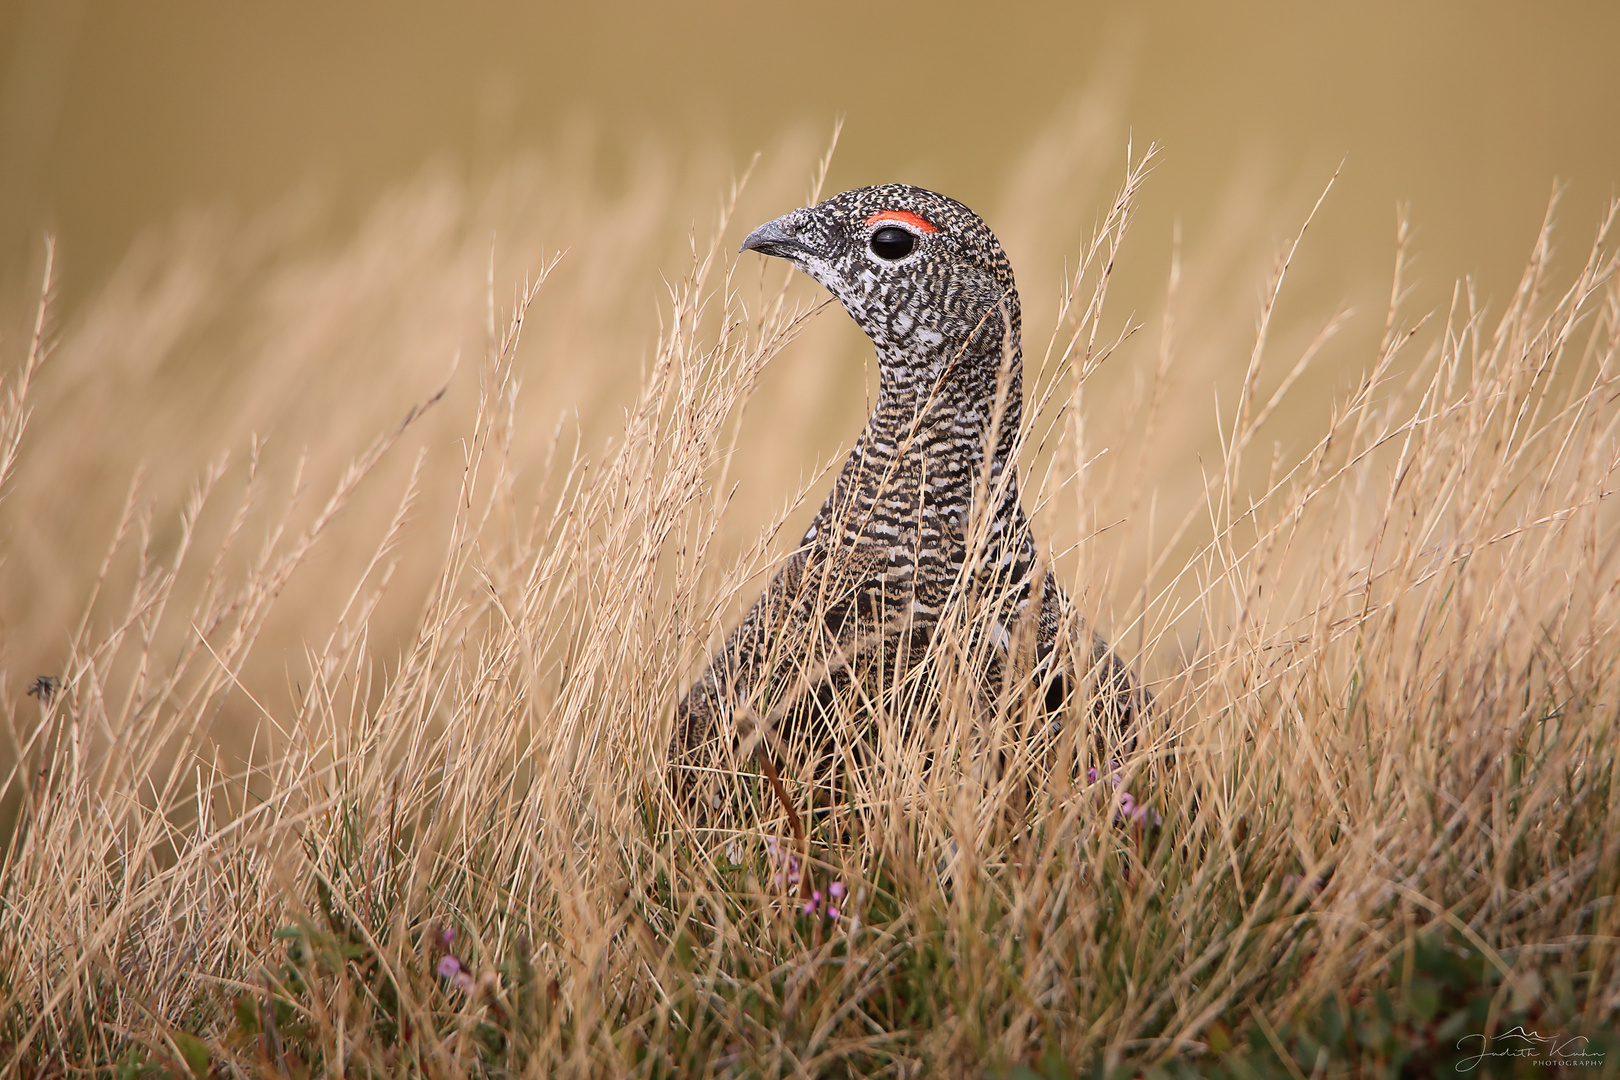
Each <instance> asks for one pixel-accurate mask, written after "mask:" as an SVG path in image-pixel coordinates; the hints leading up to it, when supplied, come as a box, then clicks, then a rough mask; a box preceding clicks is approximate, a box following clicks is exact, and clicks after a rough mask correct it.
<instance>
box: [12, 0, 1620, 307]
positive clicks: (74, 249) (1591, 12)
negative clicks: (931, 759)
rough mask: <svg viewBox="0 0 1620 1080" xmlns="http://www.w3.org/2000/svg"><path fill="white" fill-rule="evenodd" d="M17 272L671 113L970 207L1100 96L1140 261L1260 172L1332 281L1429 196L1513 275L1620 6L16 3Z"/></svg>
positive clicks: (1605, 128)
mask: <svg viewBox="0 0 1620 1080" xmlns="http://www.w3.org/2000/svg"><path fill="white" fill-rule="evenodd" d="M0 41H3V42H4V43H5V48H4V49H3V50H0V63H4V64H5V67H4V71H3V75H0V93H3V98H0V124H3V126H0V153H3V167H0V207H3V223H4V224H3V233H0V236H3V242H4V265H5V267H6V270H7V282H8V285H9V284H11V283H12V282H13V280H14V277H13V275H15V274H16V273H18V272H19V264H20V263H21V262H22V260H23V259H25V258H26V253H27V252H28V250H29V248H30V246H31V245H32V244H33V243H34V241H35V238H36V237H37V234H38V232H39V231H40V230H41V229H42V228H47V227H49V228H51V229H54V230H55V231H57V232H58V233H59V235H60V236H61V238H62V241H63V245H64V257H65V260H66V266H67V276H66V278H65V279H64V283H63V293H64V297H65V299H67V300H68V302H69V303H70V304H71V303H73V302H75V301H78V300H81V299H82V298H84V297H85V296H87V295H89V294H90V293H92V292H93V291H94V290H95V288H96V287H97V286H98V285H99V284H100V283H101V282H102V281H103V280H104V279H105V277H106V276H107V274H108V273H109V271H110V268H111V266H112V265H113V264H114V263H115V262H116V261H117V260H118V259H119V258H120V257H121V256H122V254H123V253H124V252H125V250H126V249H127V248H128V247H129V245H130V243H131V242H132V241H133V240H134V238H135V237H136V236H137V235H138V234H139V233H140V232H141V230H142V229H144V228H146V227H148V226H150V225H151V224H152V223H154V222H161V221H163V220H165V219H166V218H169V217H170V216H172V215H173V214H175V213H176V212H177V211H178V210H180V209H181V208H184V207H187V206H192V205H196V204H223V205H227V206H231V207H235V208H238V209H240V210H244V211H245V210H251V209H253V208H257V207H262V206H264V205H266V204H269V203H273V202H275V201H276V200H279V199H282V198H283V197H285V195H286V193H287V192H288V191H289V190H291V189H294V188H296V187H298V186H299V185H313V186H315V187H316V188H319V189H320V190H321V191H323V192H325V193H327V194H328V195H329V196H330V197H331V198H332V200H333V203H334V205H335V206H336V207H338V208H340V211H341V212H340V213H338V214H336V215H335V217H334V220H333V225H332V227H333V228H334V229H336V228H341V225H342V221H343V217H344V214H345V213H347V214H353V213H354V212H356V211H357V210H358V209H360V208H363V207H365V206H366V205H368V204H369V203H371V202H372V201H373V200H375V199H376V198H377V196H378V195H379V193H381V192H383V191H386V190H388V189H390V188H392V187H395V186H397V185H399V184H400V183H401V182H402V181H403V180H405V179H407V178H409V177H411V176H413V175H415V174H416V173H418V172H419V170H421V169H422V168H423V166H424V164H425V163H428V162H433V161H438V162H443V163H445V164H446V165H447V166H448V167H450V168H452V169H456V170H461V171H464V172H466V173H469V174H479V173H481V172H484V173H487V172H488V171H489V170H491V169H492V168H494V167H495V166H496V165H498V164H499V163H500V162H501V161H503V160H505V159H506V158H507V157H508V156H509V155H510V154H512V153H513V152H514V151H515V150H517V149H520V148H525V147H535V146H540V147H549V146H553V145H555V144H556V143H557V142H558V140H559V139H560V138H563V137H564V133H565V132H568V131H569V130H570V129H577V128H579V127H581V126H588V127H590V128H592V129H593V130H594V132H595V134H596V138H597V142H596V144H595V145H596V146H597V150H598V153H599V156H600V159H601V160H600V161H599V162H598V163H597V168H598V176H599V179H600V181H601V182H602V183H603V184H612V183H614V181H615V177H616V173H617V172H618V171H619V170H618V169H617V168H616V165H617V164H619V162H620V159H621V158H622V157H623V155H624V154H625V153H626V152H628V151H629V150H630V148H632V147H634V146H635V145H637V144H638V142H639V140H640V139H642V138H643V137H645V136H648V135H650V136H652V137H655V138H657V139H659V140H661V141H663V142H664V143H666V144H667V145H669V146H670V147H672V148H675V149H677V150H679V149H680V148H683V147H690V146H692V145H695V144H698V143H703V144H713V143H718V144H719V145H720V146H722V147H724V148H726V149H727V150H728V151H729V152H730V154H731V155H732V156H733V158H734V159H735V160H736V161H737V162H738V163H739V164H740V163H741V162H743V161H744V160H746V156H747V155H748V154H749V153H750V152H752V151H754V150H756V149H765V148H767V147H768V146H769V145H770V144H771V142H772V140H773V139H774V138H775V137H776V136H777V135H778V134H779V133H780V132H781V131H782V130H783V129H784V128H786V127H791V126H794V125H809V126H811V127H813V128H814V129H816V130H817V131H820V130H823V129H825V128H827V127H828V126H830V123H831V120H832V118H833V116H834V115H835V114H840V113H841V114H843V115H845V116H846V117H847V127H846V134H845V138H844V140H843V142H842V144H841V146H840V151H839V155H838V158H837V160H836V163H835V168H834V172H833V183H834V185H835V186H839V187H842V186H852V185H855V184H858V183H864V182H870V181H874V180H887V179H904V180H908V181H913V182H917V183H921V184H925V185H931V186H935V187H937V188H940V189H943V190H945V191H947V192H950V193H952V194H955V195H958V196H959V197H961V198H962V199H963V200H964V201H966V202H968V203H969V204H970V205H974V206H989V205H990V204H992V203H994V201H995V200H996V198H997V197H998V195H1000V194H1001V191H1000V187H999V185H1001V184H1002V183H1003V182H1004V180H1005V172H1006V170H1005V168H1004V163H1005V162H1007V161H1008V160H1010V159H1011V158H1013V157H1014V156H1016V155H1018V154H1019V153H1021V152H1022V151H1023V150H1024V149H1025V148H1026V147H1027V146H1028V144H1029V143H1030V142H1031V140H1032V139H1033V138H1035V136H1036V133H1037V132H1039V131H1041V130H1042V129H1043V128H1044V126H1045V125H1047V124H1049V123H1050V122H1051V121H1052V119H1053V117H1054V115H1055V114H1056V113H1057V112H1058V110H1060V109H1061V108H1062V107H1063V105H1064V103H1065V102H1066V101H1068V100H1070V99H1071V98H1072V97H1074V96H1075V95H1076V94H1079V93H1083V92H1084V91H1086V90H1087V89H1090V90H1092V91H1094V92H1100V93H1101V94H1102V96H1103V97H1104V98H1105V99H1106V100H1107V101H1108V103H1109V104H1110V106H1111V107H1112V108H1113V109H1114V110H1115V112H1116V113H1117V116H1118V118H1119V119H1120V120H1122V121H1123V122H1124V123H1125V124H1127V125H1128V126H1129V128H1130V129H1131V130H1132V131H1133V132H1134V133H1135V135H1136V138H1137V140H1138V141H1139V142H1146V141H1148V140H1154V141H1157V142H1159V143H1161V144H1163V145H1165V146H1166V147H1167V148H1168V152H1167V155H1166V157H1165V160H1164V164H1163V166H1162V168H1161V169H1160V172H1159V174H1158V176H1157V177H1156V178H1155V180H1154V188H1153V190H1152V193H1151V194H1152V197H1151V198H1150V199H1149V200H1148V206H1147V208H1146V209H1145V210H1144V214H1143V221H1142V225H1143V231H1144V232H1146V233H1147V234H1148V235H1147V237H1146V238H1145V243H1144V245H1143V246H1144V247H1145V248H1148V249H1150V250H1148V251H1144V252H1143V254H1144V255H1145V256H1146V255H1150V254H1157V253H1158V252H1161V251H1162V250H1163V248H1164V247H1165V245H1166V244H1167V242H1168V223H1169V221H1170V220H1171V219H1172V218H1173V217H1179V218H1180V219H1181V220H1182V221H1183V222H1184V227H1185V229H1186V235H1187V236H1188V237H1189V238H1190V239H1196V238H1197V237H1198V235H1199V234H1200V232H1201V230H1204V229H1206V228H1208V226H1209V223H1210V222H1211V221H1212V220H1213V219H1214V218H1215V217H1216V215H1217V214H1218V212H1219V208H1220V207H1221V204H1222V200H1223V199H1226V198H1229V197H1230V192H1231V189H1232V187H1233V186H1234V184H1236V183H1240V182H1244V183H1253V182H1255V181H1258V182H1259V184H1260V185H1261V186H1262V190H1264V191H1267V192H1270V193H1273V194H1282V193H1290V194H1292V193H1295V192H1296V189H1299V190H1303V189H1314V188H1315V187H1317V186H1318V185H1319V184H1320V183H1321V182H1322V181H1323V179H1324V178H1325V177H1326V176H1327V175H1328V174H1329V173H1330V172H1331V171H1332V169H1333V167H1334V165H1336V164H1337V163H1338V161H1339V160H1340V158H1341V157H1342V158H1344V159H1345V160H1346V171H1345V175H1344V177H1343V181H1342V183H1341V186H1340V188H1339V191H1338V192H1337V194H1336V196H1335V199H1334V201H1333V203H1332V204H1331V205H1330V207H1329V208H1328V212H1327V213H1326V214H1325V215H1324V217H1323V219H1322V221H1321V230H1320V231H1321V234H1322V235H1321V236H1320V237H1319V238H1318V239H1317V242H1316V252H1317V254H1318V255H1319V256H1320V257H1321V258H1320V262H1321V267H1320V268H1319V269H1320V272H1321V273H1322V274H1323V276H1324V277H1326V278H1327V279H1328V280H1327V281H1324V282H1323V287H1325V288H1328V289H1334V288H1337V289H1339V290H1341V291H1342V290H1343V289H1344V288H1345V287H1346V286H1347V285H1353V284H1356V283H1359V282H1360V280H1361V278H1362V277H1363V276H1367V275H1376V274H1378V273H1380V272H1382V271H1383V270H1385V269H1386V263H1387V259H1388V254H1389V250H1390V246H1391V236H1392V229H1391V226H1390V223H1391V219H1392V208H1393V206H1394V205H1395V203H1396V201H1397V200H1404V201H1409V202H1410V203H1411V204H1412V207H1413V213H1414V215H1415V217H1416V219H1417V221H1418V223H1419V224H1420V227H1421V230H1422V245H1423V250H1424V252H1425V267H1424V270H1425V277H1426V278H1428V279H1431V280H1449V279H1450V278H1452V277H1454V276H1458V275H1460V274H1464V273H1475V274H1478V275H1480V277H1481V280H1482V281H1483V282H1484V283H1485V285H1486V287H1487V289H1488V290H1489V291H1496V290H1500V289H1502V288H1506V287H1507V285H1508V284H1509V283H1510V281H1511V278H1512V276H1513V275H1514V274H1516V273H1517V270H1518V267H1519V265H1520V264H1521V262H1522V259H1523V255H1524V252H1525V249H1526V247H1527V245H1528V243H1529V241H1530V238H1531V236H1532V234H1533V231H1534V229H1535V227H1536V225H1537V223H1538V220H1539V217H1540V214H1541V210H1542V208H1543V205H1544V203H1545V200H1546V196H1547V193H1548V191H1549V189H1550V187H1551V185H1552V182H1553V180H1554V178H1559V179H1562V180H1564V181H1566V182H1567V183H1568V184H1569V197H1570V201H1569V203H1568V204H1567V205H1568V206H1570V207H1572V208H1575V209H1576V210H1577V211H1578V213H1579V214H1580V215H1581V217H1582V218H1583V219H1584V218H1585V217H1587V216H1588V215H1590V214H1593V213H1594V212H1595V211H1596V208H1597V207H1598V205H1599V204H1600V202H1601V201H1602V200H1603V199H1604V198H1605V197H1607V196H1608V195H1609V194H1610V193H1611V192H1612V191H1613V190H1614V185H1615V183H1616V182H1617V180H1620V57H1617V55H1616V53H1617V48H1620V6H1617V5H1614V4H1611V3H1602V2H1597V3H1587V4H1579V3H1536V4H1530V3H1479V2H1454V3H1424V2H1419V3H1411V2H1403V3H1354V4H1327V3H1271V4H1206V3H1188V4H1171V3H1144V4H1081V3H1061V4H1050V3H1047V4H1005V5H978V4H886V3H872V2H862V3H848V2H839V0H833V2H821V3H815V4H807V3H797V4H787V3H777V2H760V0H748V2H732V3H726V2H718V3H716V2H711V3H704V4H645V5H629V4H610V3H605V4H538V3H537V4H516V3H487V2H483V3H479V2H475V3H458V4H422V3H401V4H365V3H342V4H330V3H297V2H293V3H278V4H270V5H254V4H236V3H226V4H211V3H176V2H172V0H163V2H151V3H140V4H83V3H80V4H75V3H63V2H56V0H50V2H27V0H24V2H20V3H19V2H17V0H8V2H7V3H5V4H3V5H0Z"/></svg>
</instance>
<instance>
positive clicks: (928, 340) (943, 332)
mask: <svg viewBox="0 0 1620 1080" xmlns="http://www.w3.org/2000/svg"><path fill="white" fill-rule="evenodd" d="M741 250H743V251H758V252H760V253H761V254H764V255H775V256H778V257H780V258H784V259H787V260H788V261H790V262H792V263H793V265H795V266H797V267H798V268H799V269H800V270H803V271H804V272H805V273H806V274H809V275H810V276H811V277H813V278H815V279H816V280H817V281H819V282H820V283H821V284H822V285H823V286H825V287H826V289H827V290H828V291H829V292H831V293H832V294H833V295H834V296H835V297H837V298H838V300H839V302H840V303H842V304H843V305H844V309H845V310H846V311H848V312H849V314H850V316H851V317H852V318H853V319H854V320H855V322H856V323H857V324H858V325H859V326H860V328H861V329H862V330H864V331H865V332H866V335H867V336H868V337H870V338H871V339H872V342H873V343H874V344H875V345H876V346H877V349H878V356H879V359H880V362H884V363H885V364H887V365H891V366H892V365H899V366H901V367H905V368H912V369H916V368H926V367H933V366H934V365H935V363H937V362H939V361H950V360H952V359H954V358H960V357H964V356H965V357H968V358H969V359H970V361H972V360H977V361H980V362H981V363H983V362H988V363H990V364H993V365H999V364H1000V363H1001V360H1002V357H1003V356H1004V355H1005V352H1004V349H1005V347H1006V346H1007V345H1008V344H1009V343H1010V345H1011V347H1012V349H1013V350H1014V351H1015V352H1016V350H1017V348H1018V330H1019V325H1018V321H1019V315H1018V291H1017V289H1016V288H1015V287H1014V285H1013V274H1012V266H1011V265H1010V264H1009V263H1008V262H1007V256H1006V254H1005V253H1004V252H1003V251H1002V249H1001V244H1000V243H999V242H997V240H996V237H995V234H994V233H992V232H991V231H990V229H989V227H988V226H987V225H985V223H984V222H983V221H982V220H981V219H980V218H979V216H978V215H977V214H975V213H974V212H973V211H971V210H969V209H968V208H967V207H965V206H963V205H962V204H961V203H959V202H957V201H956V200H955V199H950V198H947V197H945V196H944V195H940V194H937V193H935V192H932V191H928V190H926V189H924V188H919V187H912V186H911V185H909V184H879V185H877V186H875V187H864V188H856V189H855V190H853V191H846V192H843V193H842V194H839V195H834V196H833V197H832V198H830V199H828V200H826V201H825V202H822V203H818V204H816V205H815V206H810V207H805V208H804V209H802V210H795V211H793V212H792V213H790V214H784V215H782V216H781V217H779V218H777V219H776V220H775V221H768V222H766V223H765V224H763V225H761V226H760V227H759V228H757V229H755V230H754V231H753V232H751V233H749V234H748V239H746V240H744V241H743V245H742V248H741Z"/></svg>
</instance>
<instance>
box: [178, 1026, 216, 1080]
mask: <svg viewBox="0 0 1620 1080" xmlns="http://www.w3.org/2000/svg"><path fill="white" fill-rule="evenodd" d="M171 1038H173V1039H174V1045H175V1046H176V1047H177V1048H179V1050H180V1056H181V1057H183V1058H185V1059H186V1068H188V1069H190V1070H191V1075H192V1076H195V1077H196V1078H197V1080H208V1047H207V1046H205V1045H204V1044H203V1041H202V1040H201V1039H199V1038H197V1036H195V1035H188V1034H186V1033H185V1032H184V1031H176V1032H175V1033H174V1034H173V1035H172V1036H171Z"/></svg>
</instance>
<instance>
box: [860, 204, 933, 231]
mask: <svg viewBox="0 0 1620 1080" xmlns="http://www.w3.org/2000/svg"><path fill="white" fill-rule="evenodd" d="M880 221H899V222H903V223H905V224H907V225H912V226H915V227H916V228H919V229H921V230H922V231H923V232H925V233H931V232H939V229H938V228H936V227H935V226H934V225H932V224H931V223H930V222H929V221H928V220H927V219H926V218H920V217H918V216H917V215H916V214H913V213H912V212H911V211H910V210H879V211H878V212H877V213H875V214H873V215H872V216H871V217H869V218H867V219H866V223H867V224H868V225H876V224H877V223H878V222H880Z"/></svg>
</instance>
